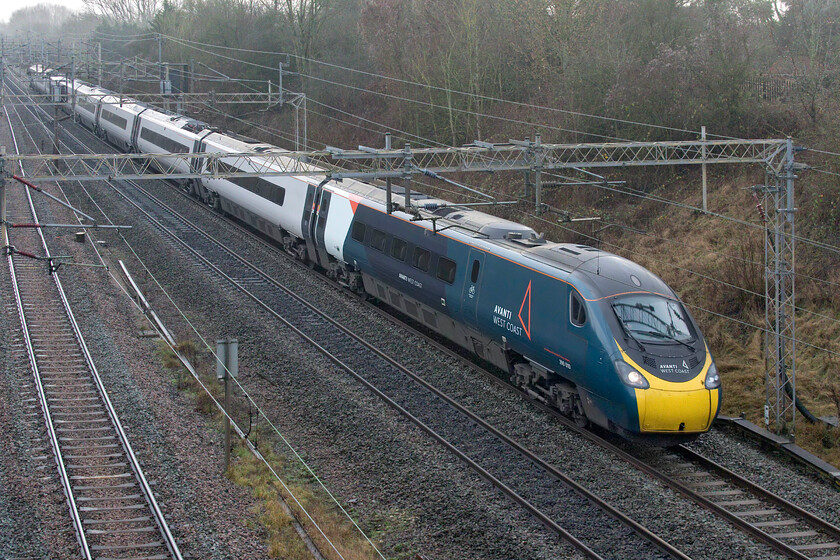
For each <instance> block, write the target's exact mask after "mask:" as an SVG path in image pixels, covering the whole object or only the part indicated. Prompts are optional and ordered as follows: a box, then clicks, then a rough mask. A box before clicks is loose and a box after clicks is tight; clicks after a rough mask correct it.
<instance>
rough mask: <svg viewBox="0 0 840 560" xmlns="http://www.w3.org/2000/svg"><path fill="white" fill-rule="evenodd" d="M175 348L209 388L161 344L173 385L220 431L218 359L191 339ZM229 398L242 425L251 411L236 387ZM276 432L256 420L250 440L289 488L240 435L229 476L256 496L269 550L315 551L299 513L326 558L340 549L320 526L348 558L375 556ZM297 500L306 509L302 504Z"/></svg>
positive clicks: (295, 559) (287, 553) (293, 559)
mask: <svg viewBox="0 0 840 560" xmlns="http://www.w3.org/2000/svg"><path fill="white" fill-rule="evenodd" d="M176 349H177V350H178V352H180V353H181V354H182V355H183V356H185V357H188V359H189V361H190V363H191V364H192V365H193V367H195V369H196V371H197V372H198V375H199V377H200V379H201V381H202V383H203V384H204V386H205V387H207V388H208V389H209V390H210V394H208V393H207V391H205V390H204V388H203V387H202V386H201V384H200V383H199V382H198V381H197V380H196V379H195V378H194V377H193V376H192V375H191V374H190V373H189V372H188V371H187V370H186V369H185V368H184V367H183V365H182V364H181V361H180V360H179V359H178V357H177V356H176V355H175V353H174V352H172V350H171V349H170V348H169V347H168V346H165V345H163V344H161V346H160V347H159V355H160V357H161V363H162V364H163V366H164V367H165V368H166V369H167V370H168V371H169V372H170V374H171V376H172V380H173V383H174V385H175V387H176V388H177V389H178V390H179V391H181V392H182V393H184V394H185V395H187V396H188V397H190V398H192V399H193V401H194V403H195V409H196V410H197V411H198V412H201V413H202V414H205V415H208V416H209V419H208V420H209V422H210V423H211V425H212V426H213V427H214V428H216V429H217V430H219V431H221V429H222V419H223V415H222V414H221V413H220V412H219V411H218V409H217V408H216V405H215V403H214V402H213V398H215V399H216V400H217V401H219V402H221V400H222V399H223V398H224V395H223V388H222V385H221V383H220V382H219V381H217V380H216V377H215V372H214V371H211V370H213V367H211V366H214V364H215V362H214V361H213V360H212V359H210V357H209V355H208V354H207V353H204V352H201V351H199V349H198V348H197V347H196V346H195V344H193V343H192V342H191V341H182V342H179V343H178V345H177V346H176ZM211 395H212V398H211ZM231 401H232V402H233V404H232V406H231V410H230V413H231V415H232V416H233V418H234V419H244V420H243V421H242V422H240V425H241V426H244V427H246V426H248V425H250V421H251V420H252V419H253V417H252V416H251V415H252V412H253V411H252V410H251V409H250V407H249V406H248V404H247V403H245V402H244V400H243V398H242V397H241V395H237V391H235V390H234V398H232V399H231ZM273 435H274V434H273V432H268V431H264V430H261V429H260V428H259V426H254V428H253V430H252V431H251V433H250V435H249V440H250V441H251V442H253V443H254V444H255V445H257V446H258V448H259V449H260V452H261V453H262V455H263V456H264V457H265V459H266V461H267V462H268V463H269V464H270V465H271V467H272V469H274V471H275V472H276V473H277V474H278V476H279V477H280V479H281V480H283V481H284V482H285V483H286V485H287V487H288V489H289V490H286V489H285V488H284V487H283V485H282V484H281V483H280V481H279V480H278V479H277V477H275V476H274V474H272V473H271V471H270V470H269V468H268V467H267V466H266V465H265V463H263V462H262V461H260V460H258V459H257V458H256V457H254V455H253V454H251V453H250V451H248V450H247V449H246V448H245V446H244V444H243V443H242V442H241V441H240V442H238V443H237V444H236V445H235V446H234V450H233V454H232V461H231V465H230V467H229V469H228V472H227V475H228V477H229V478H230V479H231V481H233V482H234V483H236V484H238V485H239V486H243V487H246V488H249V489H250V490H251V493H252V495H253V496H254V498H255V499H256V500H257V502H258V503H257V505H256V506H255V507H254V514H255V515H256V516H257V519H258V521H259V524H260V525H261V527H262V528H263V529H264V531H265V533H266V546H267V548H268V554H269V556H270V557H272V558H282V559H284V560H303V559H307V560H308V559H310V558H311V557H312V555H311V554H310V552H309V551H308V549H307V548H306V546H305V545H304V543H303V541H302V540H301V538H300V536H299V535H298V534H297V531H296V530H295V525H294V520H295V517H296V518H297V520H298V521H299V522H300V523H301V524H302V525H303V526H304V527H305V528H306V531H307V533H308V534H309V535H310V537H311V538H312V539H313V541H315V543H316V545H317V546H318V549H319V550H320V551H321V553H322V554H323V555H324V556H325V557H326V558H328V559H332V558H338V555H337V554H336V553H335V551H334V550H333V549H332V546H331V545H330V544H329V543H328V542H326V540H325V539H324V538H323V537H322V536H321V535H320V532H321V531H323V533H324V534H325V535H327V537H328V538H329V541H330V542H331V543H332V544H334V545H335V546H336V548H337V549H338V550H339V551H340V553H341V557H343V558H345V559H347V560H369V559H372V558H375V557H376V553H375V551H374V550H373V549H372V547H371V546H370V544H369V543H368V542H367V540H365V538H364V537H363V536H362V535H361V534H360V533H359V531H358V530H357V529H356V528H355V527H354V526H353V524H352V523H351V522H350V521H348V519H347V517H346V516H345V515H344V513H343V512H342V511H341V510H340V509H339V508H338V507H337V506H336V505H335V503H334V502H333V501H332V499H331V498H330V497H329V496H327V495H326V493H325V492H324V491H323V489H322V488H321V487H320V485H317V484H316V483H315V481H314V479H313V477H312V475H311V473H310V472H309V471H308V470H307V469H305V468H304V467H303V466H302V465H301V464H300V463H299V462H296V461H295V462H288V461H286V458H285V457H284V456H283V455H282V454H277V453H275V452H274V451H273V450H274V449H279V448H281V446H280V445H279V442H278V441H276V439H275V438H274V437H273ZM289 491H290V492H291V493H292V494H294V498H295V499H296V500H295V499H292V496H291V495H290V493H289ZM284 499H285V500H286V503H289V504H290V507H291V508H292V511H294V517H293V516H290V515H289V513H288V510H287V509H286V508H284V507H283V503H282V502H283V500H284ZM295 501H297V502H299V503H300V504H301V506H302V507H303V508H304V509H305V511H303V510H301V509H300V506H297V505H296V504H295ZM307 514H308V515H307ZM310 517H311V518H312V519H314V520H315V521H316V522H317V524H318V527H315V526H314V525H313V524H312V522H311V521H310V519H309V518H310ZM319 528H320V530H319Z"/></svg>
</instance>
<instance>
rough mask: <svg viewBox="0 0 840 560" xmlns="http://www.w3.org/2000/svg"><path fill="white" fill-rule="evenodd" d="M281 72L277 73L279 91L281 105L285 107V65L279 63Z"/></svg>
mask: <svg viewBox="0 0 840 560" xmlns="http://www.w3.org/2000/svg"><path fill="white" fill-rule="evenodd" d="M277 66H278V68H279V70H278V71H277V91H278V92H279V95H280V101H279V103H280V105H281V106H282V105H283V63H282V62H280V63H278V65H277Z"/></svg>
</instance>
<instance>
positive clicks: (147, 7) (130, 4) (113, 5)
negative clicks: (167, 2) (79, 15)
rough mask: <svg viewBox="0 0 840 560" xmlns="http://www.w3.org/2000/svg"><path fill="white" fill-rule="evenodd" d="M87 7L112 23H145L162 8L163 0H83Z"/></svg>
mask: <svg viewBox="0 0 840 560" xmlns="http://www.w3.org/2000/svg"><path fill="white" fill-rule="evenodd" d="M83 2H84V4H85V7H86V8H87V9H88V10H89V11H90V12H93V13H94V14H96V15H99V16H101V17H103V18H105V19H107V20H110V21H111V22H112V23H135V24H138V23H139V24H145V23H149V22H150V21H152V19H153V18H154V17H155V14H156V13H157V11H158V10H159V9H160V7H161V5H162V2H161V0H83Z"/></svg>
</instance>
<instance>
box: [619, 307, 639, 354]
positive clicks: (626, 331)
mask: <svg viewBox="0 0 840 560" xmlns="http://www.w3.org/2000/svg"><path fill="white" fill-rule="evenodd" d="M610 309H612V312H613V314H614V315H615V318H616V319H618V324H619V325H621V330H623V331H624V339H625V340H628V339H631V338H632V339H633V342H635V343H636V344H638V345H639V350H640V351H642V352H647V350H645V346H644V344H642V343H641V342H639V339H638V338H636V337H635V336H633V335H632V334H631V333H630V329H628V328H627V325H625V324H624V321H622V320H621V317H620V316H619V315H618V312H617V311H616V310H615V306H610Z"/></svg>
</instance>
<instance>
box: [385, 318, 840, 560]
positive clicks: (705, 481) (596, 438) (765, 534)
mask: <svg viewBox="0 0 840 560" xmlns="http://www.w3.org/2000/svg"><path fill="white" fill-rule="evenodd" d="M372 307H374V308H376V309H377V310H379V311H380V312H381V313H383V314H384V315H385V316H387V317H389V318H390V319H391V320H392V321H394V322H395V323H396V324H399V325H402V326H405V325H406V324H407V323H408V327H409V328H411V329H412V330H413V331H414V332H415V333H416V334H417V336H420V337H423V338H424V339H425V340H426V341H427V342H428V343H429V344H432V345H434V346H435V347H436V348H437V349H438V350H440V351H441V352H444V353H446V354H447V355H449V356H451V357H453V358H456V359H458V360H461V361H463V362H464V363H465V365H467V366H469V367H472V368H473V369H475V370H477V371H480V372H482V373H483V374H484V375H485V376H486V377H487V378H488V379H490V380H492V381H493V382H494V383H497V384H499V385H501V386H503V387H505V388H506V389H508V390H510V391H513V392H516V393H518V394H520V395H522V396H523V397H524V398H526V399H528V400H529V401H531V402H532V403H533V404H534V405H535V406H537V407H539V408H540V409H542V410H543V411H544V412H546V413H548V414H550V415H552V416H554V417H555V418H556V419H557V420H558V421H560V422H561V423H563V424H564V425H565V426H566V427H567V428H568V429H569V430H571V431H573V432H575V433H577V434H579V435H581V436H583V437H585V438H587V439H588V440H590V441H592V442H593V443H595V444H596V445H598V446H600V447H602V448H604V449H606V450H608V451H610V452H611V453H613V454H615V455H616V456H618V457H619V458H621V459H622V460H624V461H626V462H628V463H629V464H631V465H633V466H634V467H636V468H637V469H639V470H641V471H643V472H645V473H647V474H648V475H649V476H651V477H653V478H656V479H658V480H659V481H660V482H662V483H664V484H665V485H666V486H668V487H669V488H671V489H672V490H674V491H676V492H678V493H679V494H681V495H683V496H684V497H686V498H688V499H689V500H691V501H693V502H695V503H696V504H697V505H699V506H700V507H702V508H704V509H706V510H708V511H710V512H711V513H713V514H715V515H717V516H718V517H721V518H723V519H724V520H726V521H727V522H729V523H730V524H732V525H734V526H735V527H736V528H738V529H739V530H741V531H743V532H744V533H746V534H748V535H750V536H751V537H753V538H754V539H756V540H758V541H760V542H763V543H765V544H767V545H768V546H770V547H771V548H772V549H773V550H775V551H776V552H778V553H780V554H782V555H783V556H786V557H788V558H794V559H797V560H840V528H838V527H837V526H835V525H833V524H832V523H830V522H828V521H826V520H825V519H823V518H821V517H819V516H817V515H814V514H813V513H811V512H809V511H807V510H805V509H803V508H801V507H799V506H797V505H796V504H793V503H792V502H790V501H788V500H785V499H784V498H782V497H780V496H778V495H776V494H774V493H773V492H770V491H769V490H767V489H765V488H763V487H762V486H760V485H759V484H756V483H754V482H752V481H751V480H749V479H747V478H745V477H743V476H741V475H739V474H738V473H736V472H734V471H732V470H730V469H727V468H726V467H724V466H722V465H719V464H717V463H715V462H714V461H712V460H710V459H708V458H706V457H704V456H703V455H701V454H700V453H697V452H696V451H693V450H691V449H690V448H689V447H687V446H685V445H680V446H677V447H676V448H673V449H659V448H645V447H642V448H633V447H632V444H628V443H627V442H624V441H621V442H620V443H618V444H616V443H614V440H615V437H614V436H611V435H607V436H602V435H600V432H599V431H593V430H590V429H587V428H581V427H580V426H578V425H576V424H575V423H574V421H572V420H570V419H569V418H567V417H565V416H563V415H561V414H560V413H559V412H557V411H556V410H555V409H554V408H552V407H550V406H547V405H546V404H545V403H544V402H542V401H540V400H536V399H534V398H533V397H532V396H531V395H529V394H527V393H525V392H523V391H521V390H520V389H517V388H515V387H513V386H511V385H510V384H508V383H506V382H505V381H503V380H501V379H500V378H499V376H498V375H496V374H494V373H493V372H492V371H490V370H489V369H486V368H483V367H481V366H479V365H477V364H476V363H474V362H473V361H471V360H468V359H467V358H465V357H464V356H462V355H461V353H460V352H459V351H456V350H453V349H452V348H451V347H450V346H449V345H448V344H446V343H441V342H440V341H438V340H437V339H436V337H432V336H430V335H429V334H428V333H427V332H426V331H425V329H423V328H422V327H420V328H417V327H415V326H414V325H413V324H411V321H410V319H406V318H396V317H394V316H393V315H392V314H391V313H390V312H389V310H383V309H380V308H378V307H376V306H372ZM627 448H630V449H631V450H630V451H627Z"/></svg>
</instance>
